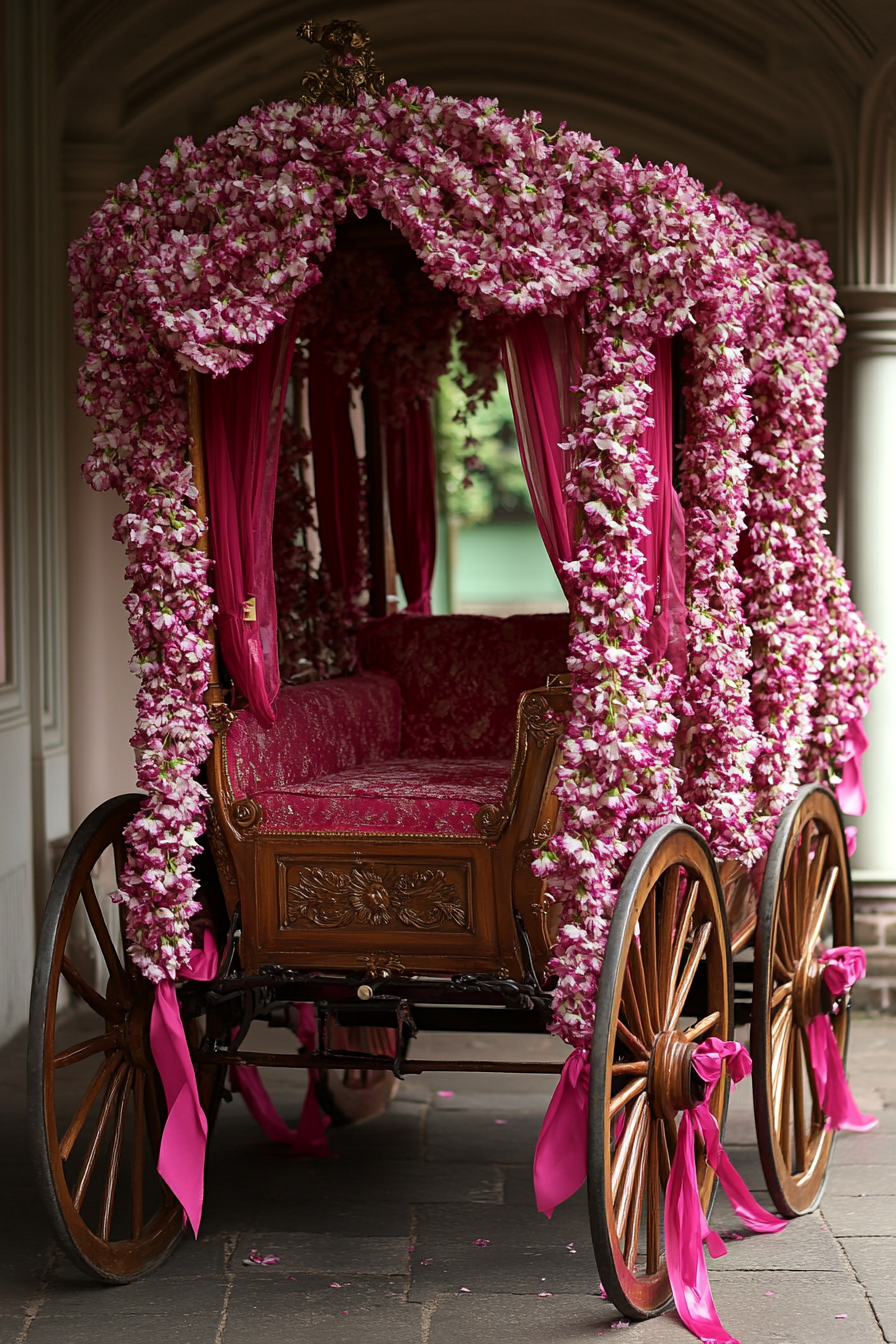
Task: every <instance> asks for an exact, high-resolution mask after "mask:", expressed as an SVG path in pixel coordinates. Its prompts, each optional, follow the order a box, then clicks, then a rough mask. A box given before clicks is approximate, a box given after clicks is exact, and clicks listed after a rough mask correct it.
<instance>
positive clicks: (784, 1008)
mask: <svg viewBox="0 0 896 1344" xmlns="http://www.w3.org/2000/svg"><path fill="white" fill-rule="evenodd" d="M792 1022H793V1009H792V1005H791V1001H790V1000H789V999H787V1000H785V1002H784V1003H783V1004H782V1005H781V1007H780V1009H779V1010H778V1012H777V1013H776V1014H775V1018H774V1021H773V1022H772V1096H773V1098H774V1106H775V1128H776V1129H779V1128H780V1123H779V1118H778V1117H779V1113H780V1111H779V1100H778V1099H779V1097H780V1095H781V1093H782V1092H783V1090H784V1070H785V1065H786V1060H787V1053H786V1052H787V1047H788V1044H789V1041H790V1029H791V1025H792Z"/></svg>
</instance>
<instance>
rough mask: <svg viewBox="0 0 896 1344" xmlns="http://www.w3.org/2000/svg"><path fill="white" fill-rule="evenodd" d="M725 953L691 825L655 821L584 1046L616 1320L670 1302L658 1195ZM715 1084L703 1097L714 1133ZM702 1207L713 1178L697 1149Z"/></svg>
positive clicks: (635, 868) (601, 1255) (691, 1095)
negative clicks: (587, 1048)
mask: <svg viewBox="0 0 896 1344" xmlns="http://www.w3.org/2000/svg"><path fill="white" fill-rule="evenodd" d="M731 1019H732V991H731V954H730V950H729V943H728V923H727V919H726V916H725V903H724V900H723V897H722V892H721V887H720V885H719V877H718V873H717V871H716V866H715V863H714V862H713V859H712V856H711V854H710V853H709V850H708V849H707V847H706V845H705V843H704V841H703V840H702V839H701V837H700V836H699V835H698V834H697V832H696V831H694V830H692V829H691V828H690V827H689V826H681V825H672V826H664V827H663V828H662V829H661V830H659V831H656V832H655V833H654V834H653V835H652V836H651V837H650V838H649V839H648V840H647V841H646V842H645V844H644V845H643V846H642V847H641V849H640V850H639V851H638V853H637V854H636V856H635V858H634V860H633V862H632V865H631V867H630V868H629V871H628V874H627V875H626V878H625V881H624V882H623V884H622V890H621V891H620V893H619V900H618V902H617V905H616V909H615V911H614V914H613V922H612V924H611V926H610V936H609V939H608V942H607V950H606V955H605V958H604V965H603V970H602V973H601V978H600V986H599V988H598V995H597V1005H596V1014H595V1026H594V1043H593V1046H592V1052H591V1100H590V1111H589V1147H588V1203H589V1212H590V1217H591V1237H592V1241H593V1243H594V1253H595V1258H596V1260H597V1268H598V1272H599V1273H600V1278H601V1283H602V1284H603V1287H604V1289H605V1291H606V1293H607V1295H608V1297H609V1298H610V1300H611V1301H612V1302H613V1303H614V1304H615V1306H616V1307H618V1309H619V1310H620V1311H621V1312H622V1313H623V1315H625V1316H629V1317H634V1318H640V1319H643V1318H646V1317H649V1316H656V1315H658V1314H659V1313H660V1312H662V1311H665V1310H666V1308H667V1307H668V1305H669V1303H670V1301H671V1287H670V1284H669V1274H668V1271H667V1268H666V1259H665V1251H664V1242H663V1219H664V1209H665V1191H666V1186H667V1184H668V1180H669V1171H670V1167H671V1163H672V1159H673V1157H674V1155H675V1148H676V1144H677V1142H678V1125H679V1120H680V1116H681V1112H682V1111H683V1110H686V1109H691V1108H692V1107H693V1106H695V1105H696V1104H698V1103H699V1102H700V1101H701V1100H702V1099H703V1094H704V1091H705V1084H704V1083H703V1082H702V1081H701V1080H700V1078H699V1077H698V1076H697V1074H696V1073H695V1071H694V1070H693V1069H692V1067H691V1056H692V1055H693V1052H694V1050H695V1049H696V1047H697V1045H698V1043H699V1042H700V1040H701V1039H702V1038H703V1037H705V1036H708V1035H709V1034H712V1035H715V1036H719V1037H721V1038H722V1039H723V1040H727V1039H728V1038H729V1037H730V1033H731ZM727 1097H728V1085H727V1079H726V1077H725V1074H724V1072H723V1074H722V1077H721V1079H720V1080H719V1082H718V1084H717V1085H716V1087H715V1088H714V1090H713V1092H712V1094H711V1096H710V1097H709V1098H708V1101H709V1105H710V1109H711V1111H712V1113H713V1115H714V1116H715V1118H716V1121H717V1122H718V1124H719V1128H720V1129H721V1128H722V1125H723V1122H724V1116H725V1107H726V1104H727ZM696 1159H697V1181H698V1186H699V1191H700V1200H701V1203H702V1205H703V1208H704V1210H705V1211H707V1212H708V1210H709V1207H710V1203H711V1201H712V1196H713V1192H714V1189H715V1175H714V1173H713V1171H712V1170H711V1168H709V1167H707V1165H706V1163H705V1161H704V1160H703V1155H702V1150H701V1149H698V1150H697V1154H696Z"/></svg>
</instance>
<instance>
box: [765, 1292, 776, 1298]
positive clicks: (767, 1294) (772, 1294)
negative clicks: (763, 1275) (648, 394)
mask: <svg viewBox="0 0 896 1344" xmlns="http://www.w3.org/2000/svg"><path fill="white" fill-rule="evenodd" d="M777 1296H778V1294H777V1293H766V1297H777Z"/></svg>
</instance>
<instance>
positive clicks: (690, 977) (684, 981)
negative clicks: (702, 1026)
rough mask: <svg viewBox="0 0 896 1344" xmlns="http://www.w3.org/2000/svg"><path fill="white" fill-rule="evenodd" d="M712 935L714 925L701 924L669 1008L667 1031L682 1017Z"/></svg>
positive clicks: (666, 1023)
mask: <svg viewBox="0 0 896 1344" xmlns="http://www.w3.org/2000/svg"><path fill="white" fill-rule="evenodd" d="M711 933H712V924H710V923H708V922H707V923H706V924H701V925H700V928H699V929H698V930H697V932H696V934H695V935H694V945H693V947H692V948H691V953H690V956H689V957H688V959H687V963H686V965H685V968H684V972H683V973H682V977H681V980H680V981H679V983H678V988H677V989H676V991H675V997H674V998H673V1000H672V1006H671V1007H670V1008H669V1010H668V1012H667V1014H666V1022H665V1028H666V1030H667V1031H669V1030H670V1029H671V1028H672V1027H674V1026H675V1023H676V1022H677V1021H678V1019H679V1018H680V1017H681V1014H682V1011H683V1009H684V1005H685V1000H686V999H687V997H688V991H689V990H690V988H691V985H692V984H693V983H694V976H695V975H696V974H697V966H698V965H699V963H700V958H701V957H702V956H703V953H704V952H705V951H706V944H707V943H708V942H709V936H710V934H711Z"/></svg>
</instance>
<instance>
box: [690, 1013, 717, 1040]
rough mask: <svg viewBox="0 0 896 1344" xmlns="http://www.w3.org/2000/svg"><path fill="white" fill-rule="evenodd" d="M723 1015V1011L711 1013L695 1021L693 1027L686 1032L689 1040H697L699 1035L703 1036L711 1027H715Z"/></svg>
mask: <svg viewBox="0 0 896 1344" xmlns="http://www.w3.org/2000/svg"><path fill="white" fill-rule="evenodd" d="M720 1017H721V1013H710V1015H709V1017H703V1018H701V1019H700V1021H699V1022H695V1023H694V1025H693V1026H692V1027H689V1028H688V1030H687V1031H686V1032H685V1033H684V1034H685V1036H686V1038H687V1039H688V1040H689V1041H696V1039H697V1037H698V1036H702V1035H703V1033H704V1032H705V1031H709V1029H710V1027H714V1026H715V1024H716V1023H717V1022H718V1020H719V1018H720Z"/></svg>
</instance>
